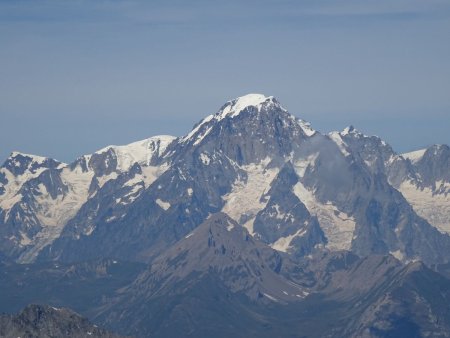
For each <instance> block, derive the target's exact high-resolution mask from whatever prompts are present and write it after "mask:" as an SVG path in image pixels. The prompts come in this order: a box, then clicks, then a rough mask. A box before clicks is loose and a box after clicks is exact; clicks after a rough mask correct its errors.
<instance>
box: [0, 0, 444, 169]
mask: <svg viewBox="0 0 450 338" xmlns="http://www.w3.org/2000/svg"><path fill="white" fill-rule="evenodd" d="M449 31H450V4H449V3H448V2H446V1H440V0H431V1H429V2H426V3H424V2H422V1H406V0H405V1H403V0H401V1H396V2H395V3H392V2H391V1H384V0H383V1H351V0H345V1H343V2H340V3H339V5H337V4H336V3H335V2H333V1H298V2H295V1H287V0H286V1H276V2H275V1H245V2H238V1H235V0H233V1H230V2H227V3H218V4H213V3H211V2H207V1H192V2H189V4H186V3H184V2H181V1H175V2H171V3H170V4H169V3H166V2H161V1H154V2H144V1H132V0H126V1H99V2H90V1H83V0H82V1H76V2H60V1H54V0H53V1H50V0H48V1H44V0H38V1H14V2H11V1H0V43H1V45H2V48H1V50H0V116H1V124H0V144H1V150H0V161H1V162H3V161H4V159H6V157H7V156H8V155H9V153H11V152H12V151H21V152H25V153H31V154H36V155H42V156H48V157H53V158H56V159H59V160H61V161H64V162H70V161H72V160H74V159H75V158H76V157H77V156H79V155H81V154H86V153H92V152H94V151H95V150H98V149H100V148H103V147H104V146H106V145H109V144H127V143H130V142H133V141H137V140H140V139H144V138H147V137H150V136H154V135H159V134H170V135H174V136H181V135H184V134H187V133H188V132H189V131H190V130H191V128H192V126H193V125H194V124H195V123H197V122H198V121H199V120H201V119H202V118H203V117H205V116H206V115H208V114H211V113H215V112H216V111H217V110H218V109H219V108H220V107H221V106H222V105H223V104H224V103H225V102H226V101H228V100H230V99H233V98H235V97H238V96H242V95H245V94H248V93H255V92H256V93H262V94H265V95H268V96H269V95H273V96H275V97H277V98H278V100H279V101H280V102H281V104H282V105H283V106H284V107H285V108H286V109H288V110H289V111H290V112H291V113H292V114H294V115H295V116H297V117H299V118H301V119H303V120H306V121H308V122H310V123H311V125H312V127H313V128H314V129H316V130H319V131H321V132H324V133H326V132H329V131H333V130H342V129H343V128H345V127H346V126H348V125H354V126H355V127H356V128H357V129H359V130H360V131H362V132H364V133H365V134H368V135H378V136H380V137H381V138H382V139H384V140H385V141H386V142H388V143H389V144H391V145H392V146H393V148H394V149H395V150H396V151H398V152H400V153H401V152H406V151H411V150H415V149H420V148H423V147H426V146H429V145H431V144H436V143H438V144H443V143H445V144H450V134H449V133H448V127H449V126H450V95H449V89H450V44H448V32H449Z"/></svg>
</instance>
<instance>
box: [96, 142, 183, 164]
mask: <svg viewBox="0 0 450 338" xmlns="http://www.w3.org/2000/svg"><path fill="white" fill-rule="evenodd" d="M175 138H176V137H174V136H170V135H159V136H153V137H150V138H148V139H145V140H141V141H137V142H133V143H130V144H127V145H123V146H115V145H111V146H107V147H105V148H103V149H100V150H98V151H96V152H95V153H96V154H102V153H104V152H106V151H108V150H109V149H112V150H113V151H114V153H115V154H116V157H117V169H118V170H119V171H127V170H129V169H130V168H131V167H132V166H133V165H134V164H135V163H138V164H140V165H144V166H146V165H149V164H150V162H151V160H152V159H153V158H154V157H159V156H161V155H162V154H163V152H164V151H165V150H166V149H167V146H168V145H169V144H170V143H172V142H173V140H175Z"/></svg>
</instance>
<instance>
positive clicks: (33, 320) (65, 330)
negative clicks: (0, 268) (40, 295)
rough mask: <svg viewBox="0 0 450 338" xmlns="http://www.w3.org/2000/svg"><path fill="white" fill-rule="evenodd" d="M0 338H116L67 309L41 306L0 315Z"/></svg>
mask: <svg viewBox="0 0 450 338" xmlns="http://www.w3.org/2000/svg"><path fill="white" fill-rule="evenodd" d="M0 337H5V338H9V337H10V338H13V337H14V338H16V337H23V338H31V337H35V338H50V337H70V338H87V337H93V338H119V336H117V335H115V334H112V333H110V332H108V331H106V330H103V329H100V328H98V327H97V326H96V325H93V324H91V323H90V322H89V321H88V320H87V319H85V318H83V317H81V316H79V315H78V314H76V313H75V312H73V311H71V310H69V309H64V308H62V309H58V308H54V307H50V306H45V305H29V306H27V307H26V308H25V309H23V310H22V311H21V312H20V313H19V314H17V315H0Z"/></svg>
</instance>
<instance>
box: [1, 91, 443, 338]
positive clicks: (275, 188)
mask: <svg viewBox="0 0 450 338" xmlns="http://www.w3.org/2000/svg"><path fill="white" fill-rule="evenodd" d="M449 193H450V148H449V147H448V146H447V145H433V146H431V147H429V148H427V149H422V150H418V151H415V152H411V153H407V154H398V153H396V152H395V151H394V150H393V149H392V147H391V146H390V145H388V144H387V143H386V142H384V141H383V140H381V139H380V138H379V137H377V136H367V135H365V134H363V133H362V132H360V131H358V130H356V129H355V128H354V127H352V126H350V127H347V128H345V129H344V130H343V131H341V132H331V133H329V134H322V133H320V132H318V131H316V130H314V129H313V128H312V127H311V125H310V124H309V123H307V122H305V121H303V120H301V119H298V118H297V117H295V116H294V115H292V114H290V113H289V112H288V111H287V110H286V109H285V108H283V106H282V105H281V104H280V103H279V102H278V101H277V99H275V98H274V97H266V96H264V95H261V94H249V95H246V96H242V97H239V98H237V99H234V100H231V101H229V102H227V103H226V104H225V105H224V106H222V107H221V108H220V109H219V111H218V112H217V113H215V114H212V115H209V116H207V117H206V118H204V119H203V120H201V121H200V122H199V123H197V124H196V125H195V126H194V128H193V129H192V131H191V132H189V133H188V134H187V135H185V136H183V137H172V136H166V135H164V136H155V137H151V138H149V139H147V140H143V141H138V142H135V143H132V144H129V145H125V146H108V147H105V148H103V149H101V150H99V151H96V152H94V153H93V154H90V155H84V156H81V157H79V158H78V159H76V160H75V161H73V162H72V163H70V164H66V163H62V162H59V161H57V160H54V159H50V158H45V157H40V156H35V155H28V154H23V153H20V152H13V153H12V154H11V155H10V157H9V158H8V159H7V160H6V161H5V162H4V164H3V165H2V166H1V168H0V236H1V238H2V240H1V241H0V259H1V260H2V266H3V271H4V273H3V276H2V278H1V279H0V283H1V284H3V285H2V286H3V287H4V288H6V289H7V290H11V291H10V292H11V293H14V292H17V291H14V290H17V288H16V283H18V281H20V283H23V285H24V289H25V290H28V292H29V295H27V293H26V292H25V294H26V295H25V296H22V298H21V299H20V304H21V305H20V306H21V307H23V306H25V305H26V304H27V303H32V302H34V301H35V298H44V297H42V295H44V294H45V295H46V296H45V297H48V298H47V299H48V300H49V303H50V304H56V305H57V306H65V307H71V308H74V309H75V310H76V311H77V312H80V313H82V314H83V315H86V316H87V317H89V318H90V319H91V320H92V321H94V322H97V323H99V324H101V325H103V326H105V327H107V328H109V329H113V330H115V331H117V332H119V333H120V334H125V335H135V336H142V337H150V336H151V337H153V336H155V337H158V336H161V337H170V336H177V337H178V336H187V337H190V336H192V337H210V336H223V337H229V336H230V335H236V336H242V337H250V336H255V337H256V336H257V337H262V336H268V337H273V336H280V337H293V336H295V337H344V336H345V337H402V336H404V337H415V336H430V337H431V336H432V337H441V336H442V337H448V336H450V312H449V310H450V309H449V308H448V305H447V304H448V300H449V299H448V298H449V297H450V293H449V291H450V281H449V280H448V278H449V276H450V273H449V271H450V268H449V267H450V256H449V255H448V252H450V236H449V233H450V196H449ZM112 262H116V263H112ZM55 264H56V265H55ZM56 266H57V267H56ZM50 267H51V268H50ZM86 267H89V269H87V268H86ZM115 267H122V268H115ZM27 269H28V270H27ZM24 271H28V275H27V277H24V276H23V274H24ZM69 271H70V272H69ZM72 271H76V273H72ZM89 271H91V272H89ZM92 271H96V273H93V272H92ZM98 271H103V273H100V274H99V273H97V272H98ZM54 276H61V277H58V278H56V279H55V278H54ZM30 280H33V281H39V282H38V284H39V285H44V284H46V283H48V284H49V285H51V286H52V287H51V289H50V290H45V291H44V290H43V289H45V288H36V285H34V284H33V283H28V281H30ZM86 280H88V281H89V283H85V281H86ZM100 281H102V282H103V283H104V284H102V285H104V287H102V288H99V294H98V295H96V297H92V293H95V287H94V286H95V285H99V284H100ZM64 283H65V284H64ZM83 283H85V284H83ZM59 285H74V286H75V287H74V290H75V294H74V298H76V299H71V297H67V296H65V295H63V294H61V293H58V292H57V291H56V290H57V289H58V286H59ZM77 285H89V286H86V287H77ZM31 290H34V291H31ZM85 290H88V292H85ZM11 293H9V294H8V293H7V292H5V293H4V294H3V296H0V299H1V298H3V300H2V302H0V303H3V304H4V305H3V307H2V308H1V310H3V311H6V312H12V311H18V310H19V308H18V304H19V303H17V304H16V305H13V304H14V301H11V300H10V299H11V298H8V297H11ZM7 300H8V301H7ZM77 300H78V302H77ZM83 302H85V303H86V302H87V303H89V305H84V306H83V305H81V304H80V303H83ZM87 303H86V304H87Z"/></svg>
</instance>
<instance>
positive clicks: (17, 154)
mask: <svg viewBox="0 0 450 338" xmlns="http://www.w3.org/2000/svg"><path fill="white" fill-rule="evenodd" d="M16 157H28V158H30V159H31V161H32V162H35V163H38V164H41V163H43V162H45V161H46V160H48V157H43V156H38V155H31V154H26V153H22V152H20V151H13V152H12V153H11V155H9V159H14V158H16Z"/></svg>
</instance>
